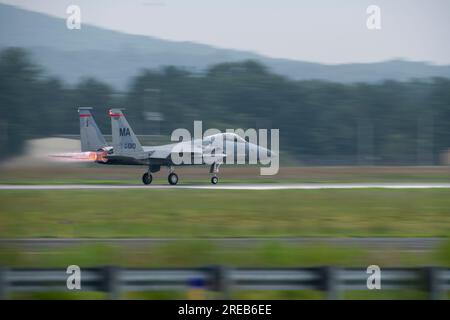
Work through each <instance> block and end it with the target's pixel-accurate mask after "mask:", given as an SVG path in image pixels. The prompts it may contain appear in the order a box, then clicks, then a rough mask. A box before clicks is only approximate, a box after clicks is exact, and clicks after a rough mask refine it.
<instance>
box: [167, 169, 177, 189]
mask: <svg viewBox="0 0 450 320" xmlns="http://www.w3.org/2000/svg"><path fill="white" fill-rule="evenodd" d="M167 180H168V181H169V183H170V184H171V185H173V186H174V185H176V184H177V183H178V176H177V174H176V173H173V172H172V173H171V174H169V177H168V178H167Z"/></svg>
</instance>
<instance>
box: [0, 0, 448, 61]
mask: <svg viewBox="0 0 450 320" xmlns="http://www.w3.org/2000/svg"><path fill="white" fill-rule="evenodd" d="M0 2H2V3H8V4H13V5H16V6H19V7H23V8H26V9H29V10H33V11H38V12H44V13H47V14H50V15H52V16H57V17H62V18H65V17H67V14H66V8H67V6H68V5H70V4H75V5H78V6H80V8H81V14H82V23H87V24H92V25H96V26H100V27H103V28H107V29H113V30H119V31H123V32H127V33H133V34H142V35H150V36H155V37H159V38H164V39H170V40H178V41H194V42H199V43H204V44H210V45H214V46H218V47H223V48H232V49H242V50H249V51H253V52H257V53H260V54H264V55H267V56H271V57H280V58H290V59H296V60H305V61H314V62H322V63H333V64H334V63H347V62H374V61H381V60H387V59H392V58H404V59H408V60H414V61H429V62H433V63H436V64H450V0H428V1H427V0H340V1H338V0H311V1H301V0H221V1H219V0H95V1H94V0H58V1H56V0H33V1H30V0H0ZM371 4H375V5H378V6H379V7H380V8H381V30H368V29H367V27H366V20H367V17H368V15H367V14H366V9H367V7H368V6H369V5H371Z"/></svg>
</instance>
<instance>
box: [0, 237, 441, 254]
mask: <svg viewBox="0 0 450 320" xmlns="http://www.w3.org/2000/svg"><path fill="white" fill-rule="evenodd" d="M444 240H445V239H444V238H392V237H366V238H333V237H331V238H327V237H293V238H286V237H280V238H270V237H267V238H187V239H179V238H128V239H125V238H103V239H93V238H26V239H0V246H4V247H5V246H7V247H10V246H14V247H19V248H23V249H28V250H33V249H34V250H36V249H41V248H54V247H66V246H74V245H82V244H109V245H116V246H125V247H137V246H158V245H165V244H170V243H173V242H177V241H178V242H179V241H183V242H188V241H193V242H201V241H207V242H208V243H213V244H216V245H219V246H223V247H239V248H242V247H252V246H257V245H261V244H263V243H267V242H270V241H275V242H277V243H282V244H287V245H317V244H322V245H333V246H352V247H358V246H359V247H364V248H369V249H382V250H384V249H386V248H390V249H400V250H413V251H427V250H432V249H434V248H436V247H437V246H438V245H440V244H441V243H442V242H443V241H444ZM0 250H1V248H0Z"/></svg>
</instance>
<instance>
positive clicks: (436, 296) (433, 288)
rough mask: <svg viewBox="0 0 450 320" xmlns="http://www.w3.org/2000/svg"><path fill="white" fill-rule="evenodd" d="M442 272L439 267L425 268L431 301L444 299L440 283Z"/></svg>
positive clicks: (426, 283) (427, 288)
mask: <svg viewBox="0 0 450 320" xmlns="http://www.w3.org/2000/svg"><path fill="white" fill-rule="evenodd" d="M440 273H441V270H440V269H439V268H437V267H426V268H425V285H426V290H427V293H428V298H429V299H430V300H440V299H442V294H443V291H442V287H441V283H440Z"/></svg>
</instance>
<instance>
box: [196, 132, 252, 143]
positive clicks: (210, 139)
mask: <svg viewBox="0 0 450 320" xmlns="http://www.w3.org/2000/svg"><path fill="white" fill-rule="evenodd" d="M216 139H223V140H224V141H237V142H241V143H245V142H246V141H245V140H244V139H243V138H242V137H241V136H239V135H237V134H236V133H232V132H225V133H217V134H213V135H211V136H207V137H205V138H203V142H204V143H212V142H214V141H215V140H216Z"/></svg>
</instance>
